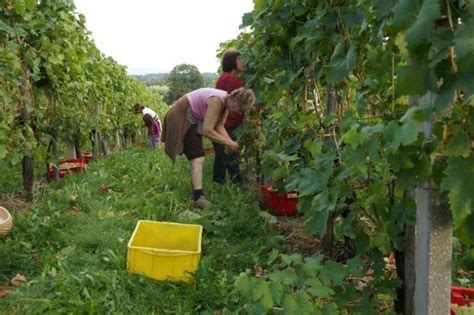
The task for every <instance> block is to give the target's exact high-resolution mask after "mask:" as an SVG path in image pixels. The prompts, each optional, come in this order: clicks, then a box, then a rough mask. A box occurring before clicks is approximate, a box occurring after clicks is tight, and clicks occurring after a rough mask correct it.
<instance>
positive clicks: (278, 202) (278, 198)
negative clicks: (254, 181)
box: [261, 184, 298, 216]
mask: <svg viewBox="0 0 474 315" xmlns="http://www.w3.org/2000/svg"><path fill="white" fill-rule="evenodd" d="M261 191H262V199H263V205H264V206H265V207H266V208H268V209H270V210H271V211H272V212H273V213H274V214H275V215H285V216H292V215H295V214H296V206H297V204H298V199H297V198H298V194H297V193H296V192H286V193H283V194H281V195H280V194H278V191H277V190H275V189H273V188H272V186H271V185H270V184H263V185H262V187H261Z"/></svg>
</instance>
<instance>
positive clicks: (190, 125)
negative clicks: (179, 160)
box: [161, 88, 255, 208]
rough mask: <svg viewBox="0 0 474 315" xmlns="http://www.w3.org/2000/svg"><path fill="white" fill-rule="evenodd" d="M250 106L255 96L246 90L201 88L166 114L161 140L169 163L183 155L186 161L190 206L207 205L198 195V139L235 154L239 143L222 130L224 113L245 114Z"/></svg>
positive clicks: (201, 151)
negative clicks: (187, 164) (189, 165)
mask: <svg viewBox="0 0 474 315" xmlns="http://www.w3.org/2000/svg"><path fill="white" fill-rule="evenodd" d="M254 103H255V96H254V94H253V91H252V90H250V89H246V88H240V89H237V90H235V91H233V92H232V93H230V94H228V93H227V92H226V91H222V90H217V89H213V88H202V89H198V90H195V91H192V92H190V93H188V94H186V95H185V96H183V97H181V98H180V99H179V100H178V101H177V102H176V103H174V104H173V105H172V106H171V107H170V109H169V110H168V112H167V113H166V115H165V119H164V122H163V130H162V134H161V140H162V142H163V143H164V144H165V152H166V154H168V156H169V157H170V159H171V160H172V161H173V162H174V160H175V158H176V156H177V155H180V154H183V153H184V155H186V157H187V159H188V160H189V161H190V164H191V183H192V186H193V204H194V205H195V206H196V207H199V208H208V207H209V206H210V202H209V201H208V200H206V199H205V198H204V197H203V192H202V174H203V167H204V148H203V146H202V136H203V135H204V136H205V137H207V138H209V139H210V140H211V141H213V142H217V143H221V144H224V145H226V146H228V147H229V149H230V150H232V151H237V150H238V149H239V144H238V143H237V142H235V141H234V140H232V139H231V138H230V137H229V135H228V134H227V131H226V130H225V128H224V124H225V121H226V119H227V114H228V113H229V112H237V111H246V110H248V109H249V108H250V107H252V106H253V104H254Z"/></svg>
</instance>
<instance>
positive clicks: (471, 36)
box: [454, 18, 474, 59]
mask: <svg viewBox="0 0 474 315" xmlns="http://www.w3.org/2000/svg"><path fill="white" fill-rule="evenodd" d="M454 43H455V44H454V49H455V51H456V58H459V59H460V58H462V57H464V56H466V55H467V54H468V53H471V52H473V51H474V19H472V18H471V19H468V20H467V21H466V22H464V23H462V24H461V25H459V28H458V30H457V31H456V33H455V39H454Z"/></svg>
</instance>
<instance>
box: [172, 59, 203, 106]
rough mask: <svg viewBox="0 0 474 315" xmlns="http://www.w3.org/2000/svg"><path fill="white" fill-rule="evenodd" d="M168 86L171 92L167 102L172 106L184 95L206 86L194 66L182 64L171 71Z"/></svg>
mask: <svg viewBox="0 0 474 315" xmlns="http://www.w3.org/2000/svg"><path fill="white" fill-rule="evenodd" d="M166 85H167V86H168V88H169V90H168V93H167V94H166V97H165V101H166V103H168V104H172V103H173V102H175V101H176V100H178V99H179V98H180V97H181V96H183V95H184V94H186V93H188V92H191V91H193V90H196V89H198V88H201V87H203V86H204V79H203V76H202V75H201V73H200V72H199V70H198V68H197V67H196V66H194V65H188V64H181V65H177V66H176V67H174V68H173V70H171V72H170V74H169V76H168V79H167V81H166Z"/></svg>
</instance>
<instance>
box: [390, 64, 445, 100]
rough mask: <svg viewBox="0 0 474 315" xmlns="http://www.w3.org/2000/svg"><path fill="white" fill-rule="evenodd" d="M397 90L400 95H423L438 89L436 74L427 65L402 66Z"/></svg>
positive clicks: (399, 71) (398, 76) (399, 69)
mask: <svg viewBox="0 0 474 315" xmlns="http://www.w3.org/2000/svg"><path fill="white" fill-rule="evenodd" d="M396 82H397V85H396V90H397V93H398V94H400V95H423V94H425V93H426V92H428V91H434V90H435V89H436V74H435V72H434V70H433V68H432V67H428V66H427V65H423V64H420V65H409V66H400V67H398V70H397V81H396Z"/></svg>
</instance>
